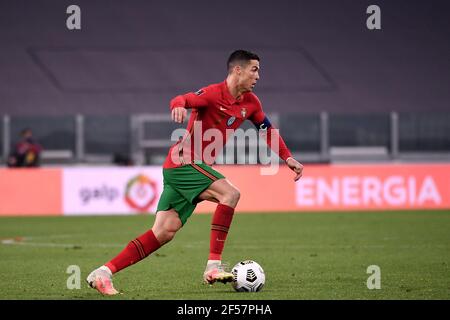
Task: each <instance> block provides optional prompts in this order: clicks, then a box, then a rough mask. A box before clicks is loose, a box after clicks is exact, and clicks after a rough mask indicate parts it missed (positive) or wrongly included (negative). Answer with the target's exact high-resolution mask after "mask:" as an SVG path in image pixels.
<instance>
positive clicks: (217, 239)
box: [216, 238, 225, 242]
mask: <svg viewBox="0 0 450 320" xmlns="http://www.w3.org/2000/svg"><path fill="white" fill-rule="evenodd" d="M216 241H220V242H225V240H220V239H219V238H216Z"/></svg>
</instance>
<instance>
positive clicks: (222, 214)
mask: <svg viewBox="0 0 450 320" xmlns="http://www.w3.org/2000/svg"><path fill="white" fill-rule="evenodd" d="M259 61H260V59H259V57H258V56H257V55H256V54H254V53H251V52H249V51H244V50H237V51H235V52H233V53H232V54H231V55H230V57H229V59H228V76H227V78H226V80H225V81H224V82H222V83H218V84H212V85H209V86H207V87H205V88H202V89H200V90H198V91H197V92H195V93H193V92H190V93H187V94H184V95H179V96H177V97H175V98H173V99H172V100H171V102H170V109H171V112H172V119H173V121H175V122H177V123H183V122H184V120H185V119H186V117H187V110H186V109H188V108H192V113H191V116H190V118H189V123H188V125H187V132H189V134H186V135H185V136H184V137H183V138H182V139H180V140H179V141H178V142H177V143H175V144H174V145H173V146H172V147H171V148H170V150H169V154H168V156H167V158H166V160H165V162H164V165H163V177H164V190H163V192H162V194H161V198H160V200H159V203H158V208H157V213H156V219H155V222H154V224H153V227H152V229H150V230H148V231H147V232H146V233H144V234H142V235H141V236H139V237H137V238H136V239H134V240H132V241H131V242H130V243H128V245H127V246H126V247H125V249H123V251H122V252H120V253H119V254H118V255H117V256H116V257H115V258H113V259H112V260H111V261H109V262H107V263H105V264H104V265H103V266H101V267H99V268H97V269H95V270H94V271H92V272H91V273H90V274H89V276H88V277H87V282H88V283H89V285H90V286H91V287H92V288H95V289H97V290H98V291H99V292H100V293H102V294H105V295H114V294H117V293H118V291H117V290H115V289H114V287H113V283H112V275H113V274H115V273H117V272H119V271H120V270H122V269H124V268H126V267H129V266H130V265H132V264H135V263H136V262H138V261H140V260H142V259H144V258H145V257H147V256H148V255H150V254H151V253H152V252H154V251H156V250H157V249H158V248H160V247H161V246H162V245H164V244H166V243H167V242H169V241H170V240H172V239H173V237H174V236H175V234H176V232H177V231H178V230H180V228H181V227H183V225H184V224H185V223H186V221H187V219H188V218H189V217H190V216H191V214H192V212H193V211H194V209H195V207H196V205H197V204H198V203H199V202H200V201H203V200H208V201H213V202H215V203H217V208H216V210H215V212H214V215H213V218H212V224H211V233H210V252H209V256H208V261H207V263H206V269H205V272H204V273H203V280H204V282H205V283H209V284H213V283H215V282H217V281H218V282H222V283H226V282H230V281H232V277H233V276H232V274H231V273H229V272H227V271H226V270H224V268H223V266H222V262H221V260H222V251H223V248H224V244H225V240H226V238H227V234H228V230H229V228H230V225H231V221H232V219H233V214H234V209H235V208H236V205H237V204H238V201H239V197H240V193H239V190H238V189H237V188H236V187H235V186H233V184H232V183H231V182H230V181H229V180H227V179H226V178H225V177H224V176H223V175H222V174H220V173H219V172H217V171H216V170H214V169H213V168H211V165H212V163H213V162H214V157H215V156H216V155H215V154H212V156H208V155H207V154H206V153H205V152H204V151H205V149H206V148H207V147H208V145H209V144H208V141H202V144H201V145H200V146H201V148H199V147H198V144H197V146H196V145H195V142H196V141H195V137H200V138H202V137H203V133H204V132H206V130H208V129H211V128H215V129H217V130H219V131H220V132H221V133H222V136H223V137H225V136H226V130H227V129H233V130H234V129H236V128H238V127H239V126H240V125H241V123H242V122H244V121H245V120H250V121H252V122H253V123H254V124H255V126H256V127H257V129H258V130H260V131H261V130H262V131H264V132H265V136H266V141H267V144H268V145H269V146H272V140H273V139H277V144H274V146H276V145H278V148H273V149H278V150H274V151H276V152H277V153H278V155H279V157H280V158H281V159H283V160H284V161H285V162H286V164H287V166H288V167H289V168H290V169H291V170H293V171H294V172H295V174H296V175H295V177H294V181H297V180H298V179H300V177H301V176H302V171H303V166H302V164H300V163H299V162H298V161H297V160H295V159H294V158H293V157H292V155H291V152H290V151H289V149H288V148H287V147H286V145H285V143H284V141H283V139H282V138H281V136H280V135H278V134H277V130H274V127H273V126H272V125H271V123H270V121H269V119H268V118H267V117H266V115H265V114H264V112H263V110H262V107H261V103H260V101H259V99H258V97H257V96H256V95H255V94H254V93H252V91H253V88H254V87H255V85H256V82H257V81H258V79H259ZM198 124H201V125H200V126H199V125H198ZM197 131H200V132H197ZM206 140H207V139H206ZM223 140H224V141H223V143H222V145H221V146H222V147H223V145H224V144H225V143H226V139H223ZM197 142H198V141H197Z"/></svg>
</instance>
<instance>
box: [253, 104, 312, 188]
mask: <svg viewBox="0 0 450 320" xmlns="http://www.w3.org/2000/svg"><path fill="white" fill-rule="evenodd" d="M258 104H259V107H258V108H257V110H256V112H254V113H253V114H252V115H251V116H250V117H249V120H250V121H252V122H253V124H254V125H255V126H256V128H257V129H258V130H263V131H265V134H264V136H265V138H266V141H267V145H268V146H269V147H270V148H271V149H272V150H273V151H275V152H277V153H278V156H279V157H280V158H281V159H283V160H284V161H285V163H286V164H287V166H288V167H289V168H290V169H291V170H292V171H294V172H295V173H296V176H295V177H294V181H297V180H298V179H300V178H301V176H302V173H303V165H302V164H301V163H300V162H298V161H297V160H295V159H294V158H293V157H292V153H291V151H290V150H289V148H288V147H287V146H286V143H285V142H284V140H283V138H282V137H281V135H280V133H279V130H278V129H276V128H275V127H274V126H273V125H272V124H271V123H270V120H269V118H268V117H267V116H266V114H265V113H264V111H263V110H262V108H261V105H260V103H259V100H258ZM275 139H276V140H277V141H278V148H273V147H272V145H273V143H272V141H274V140H275ZM277 149H278V150H277Z"/></svg>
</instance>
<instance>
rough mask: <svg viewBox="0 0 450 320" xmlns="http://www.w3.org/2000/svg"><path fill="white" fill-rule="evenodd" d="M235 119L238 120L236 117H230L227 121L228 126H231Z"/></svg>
mask: <svg viewBox="0 0 450 320" xmlns="http://www.w3.org/2000/svg"><path fill="white" fill-rule="evenodd" d="M234 120H236V117H230V118H229V119H228V121H227V126H231V125H232V124H233V122H234Z"/></svg>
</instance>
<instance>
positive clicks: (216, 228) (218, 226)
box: [211, 224, 229, 233]
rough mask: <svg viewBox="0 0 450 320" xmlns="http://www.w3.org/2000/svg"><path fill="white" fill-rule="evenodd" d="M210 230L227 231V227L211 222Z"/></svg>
mask: <svg viewBox="0 0 450 320" xmlns="http://www.w3.org/2000/svg"><path fill="white" fill-rule="evenodd" d="M211 230H217V231H223V232H226V233H228V230H229V228H227V227H224V226H221V225H218V224H213V225H212V226H211Z"/></svg>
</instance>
